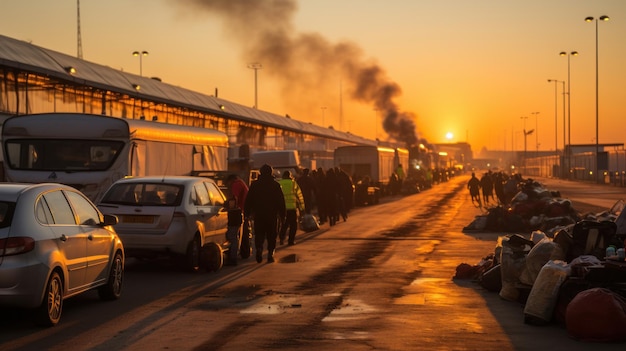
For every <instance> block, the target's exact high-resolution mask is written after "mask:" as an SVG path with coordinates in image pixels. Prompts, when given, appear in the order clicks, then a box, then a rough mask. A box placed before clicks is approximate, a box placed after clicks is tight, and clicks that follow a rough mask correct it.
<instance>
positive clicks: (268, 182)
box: [243, 164, 286, 263]
mask: <svg viewBox="0 0 626 351" xmlns="http://www.w3.org/2000/svg"><path fill="white" fill-rule="evenodd" d="M272 173H273V169H272V167H271V166H270V165H268V164H264V165H263V166H261V168H260V169H259V178H258V179H257V180H255V181H254V182H253V183H252V184H250V189H249V190H248V196H247V197H246V202H245V204H244V211H243V212H244V214H245V215H246V217H247V218H250V219H252V221H253V223H254V245H255V250H256V261H257V262H258V263H261V261H262V260H263V246H264V244H265V241H267V262H268V263H272V262H274V250H275V249H276V237H277V236H278V223H282V222H283V221H284V218H285V212H286V210H285V198H284V196H283V191H282V190H281V188H280V184H278V182H276V181H275V180H274V177H273V176H272Z"/></svg>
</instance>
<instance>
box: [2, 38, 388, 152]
mask: <svg viewBox="0 0 626 351" xmlns="http://www.w3.org/2000/svg"><path fill="white" fill-rule="evenodd" d="M0 66H4V67H9V68H16V69H19V70H24V71H30V72H35V73H38V74H43V75H47V76H50V77H52V78H56V79H59V80H62V81H69V82H74V83H76V84H79V85H87V86H92V87H95V88H98V89H102V90H107V91H112V92H118V93H124V94H128V95H131V96H142V97H144V98H145V99H147V100H152V101H156V102H161V103H170V104H172V105H175V106H181V107H187V108H190V109H196V110H199V111H204V112H207V113H212V114H215V115H218V116H224V117H229V118H232V119H235V120H240V121H247V122H250V123H254V124H261V125H266V126H270V127H274V128H278V129H286V130H290V131H295V132H304V133H307V134H313V135H318V136H322V137H327V138H330V139H339V140H343V141H348V142H352V143H355V144H367V145H376V141H375V140H370V139H366V138H363V137H360V136H356V135H353V134H351V133H344V132H340V131H336V130H333V129H329V128H324V127H321V126H317V125H314V124H311V123H305V122H302V121H298V120H295V119H292V118H288V117H286V116H280V115H277V114H273V113H270V112H267V111H262V110H258V109H255V108H252V107H247V106H243V105H240V104H237V103H234V102H231V101H227V100H223V99H219V98H216V97H214V96H209V95H204V94H201V93H198V92H194V91H191V90H188V89H185V88H181V87H177V86H173V85H170V84H167V83H164V82H161V81H158V80H156V79H152V78H149V77H142V76H138V75H136V74H132V73H127V72H122V71H119V70H116V69H113V68H111V67H108V66H103V65H99V64H96V63H92V62H88V61H85V60H81V59H78V58H76V57H73V56H70V55H66V54H63V53H60V52H56V51H52V50H48V49H45V48H42V47H39V46H36V45H32V44H30V43H27V42H25V41H20V40H17V39H13V38H9V37H6V36H2V35H0ZM68 67H73V68H75V69H76V73H74V74H69V73H68V71H67V68H68ZM137 85H138V86H140V89H139V90H137V89H136V88H135V86H137ZM221 106H223V107H224V108H221Z"/></svg>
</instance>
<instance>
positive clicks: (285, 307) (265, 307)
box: [240, 294, 303, 314]
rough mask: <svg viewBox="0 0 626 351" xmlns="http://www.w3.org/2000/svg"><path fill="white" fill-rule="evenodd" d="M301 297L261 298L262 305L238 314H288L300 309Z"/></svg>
mask: <svg viewBox="0 0 626 351" xmlns="http://www.w3.org/2000/svg"><path fill="white" fill-rule="evenodd" d="M302 300H303V298H302V296H298V295H283V294H281V295H271V296H266V297H264V298H262V301H263V302H264V303H255V304H254V305H252V306H250V307H248V308H246V309H243V310H241V311H240V313H246V314H279V313H289V312H291V311H293V310H294V309H295V310H298V309H301V308H302Z"/></svg>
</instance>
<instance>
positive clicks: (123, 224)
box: [98, 176, 230, 271]
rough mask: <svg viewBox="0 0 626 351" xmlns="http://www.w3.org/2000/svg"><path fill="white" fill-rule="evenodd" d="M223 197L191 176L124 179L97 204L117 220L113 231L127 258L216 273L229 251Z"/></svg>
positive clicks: (207, 183)
mask: <svg viewBox="0 0 626 351" xmlns="http://www.w3.org/2000/svg"><path fill="white" fill-rule="evenodd" d="M225 202H226V197H225V196H224V193H222V191H221V190H220V189H219V188H218V186H217V184H216V183H215V181H214V180H212V179H210V178H205V177H192V176H161V177H157V176H154V177H129V178H124V179H120V180H118V181H116V182H115V183H113V184H112V185H111V187H109V189H108V190H107V191H106V192H105V194H104V195H103V197H102V199H101V200H100V201H99V203H98V208H99V209H100V211H102V213H105V214H111V215H115V216H117V217H118V218H119V221H118V223H117V224H116V225H115V231H116V232H117V234H118V235H119V236H120V238H121V239H122V241H123V242H124V248H125V250H126V255H127V256H128V257H138V258H156V257H158V256H163V255H167V256H169V257H172V258H182V259H183V263H184V265H185V267H186V268H188V269H189V270H192V271H197V270H198V269H199V268H200V267H203V268H206V269H207V270H211V271H216V270H219V269H220V268H221V267H222V265H223V262H224V261H223V260H224V257H223V253H224V251H225V250H227V249H228V248H229V247H230V243H228V242H226V240H225V237H226V236H225V234H226V229H227V226H228V213H227V210H226V209H225V207H224V204H225Z"/></svg>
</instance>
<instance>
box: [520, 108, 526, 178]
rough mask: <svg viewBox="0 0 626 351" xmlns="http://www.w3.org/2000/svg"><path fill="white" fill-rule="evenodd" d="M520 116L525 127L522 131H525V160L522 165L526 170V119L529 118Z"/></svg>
mask: <svg viewBox="0 0 626 351" xmlns="http://www.w3.org/2000/svg"><path fill="white" fill-rule="evenodd" d="M520 118H521V120H522V121H523V123H524V128H523V129H522V133H524V162H523V163H522V166H523V167H524V172H526V135H527V134H526V120H527V119H528V117H527V116H522V117H520Z"/></svg>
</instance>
